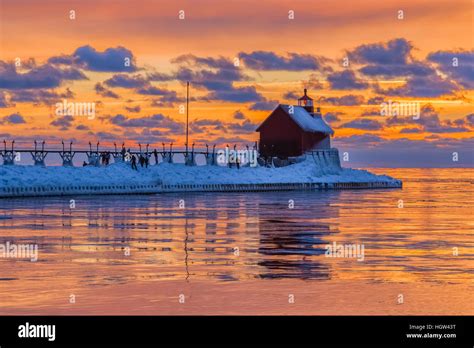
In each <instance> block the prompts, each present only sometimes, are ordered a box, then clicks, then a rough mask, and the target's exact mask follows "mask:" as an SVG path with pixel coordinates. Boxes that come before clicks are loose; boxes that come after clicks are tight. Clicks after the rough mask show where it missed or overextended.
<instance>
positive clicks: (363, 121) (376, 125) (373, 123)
mask: <svg viewBox="0 0 474 348" xmlns="http://www.w3.org/2000/svg"><path fill="white" fill-rule="evenodd" d="M340 127H341V128H353V129H364V130H380V129H382V128H383V126H382V124H381V123H380V122H379V121H377V120H371V119H368V118H357V119H355V120H352V121H350V122H347V123H344V124H342V125H341V126H340Z"/></svg>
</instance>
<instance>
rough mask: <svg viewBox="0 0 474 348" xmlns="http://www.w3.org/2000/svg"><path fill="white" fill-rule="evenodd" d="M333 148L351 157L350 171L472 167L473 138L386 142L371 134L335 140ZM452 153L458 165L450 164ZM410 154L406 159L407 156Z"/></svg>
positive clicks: (395, 140) (433, 138)
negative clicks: (359, 169)
mask: <svg viewBox="0 0 474 348" xmlns="http://www.w3.org/2000/svg"><path fill="white" fill-rule="evenodd" d="M334 145H335V146H336V147H337V148H338V149H339V151H341V153H342V152H346V151H347V152H348V153H349V154H350V162H349V165H350V166H351V167H358V166H359V167H383V168H388V167H394V168H397V167H398V168H400V167H415V168H419V167H435V168H439V167H473V166H474V156H472V148H473V147H474V138H472V137H471V138H463V139H456V138H448V137H446V136H442V137H440V136H436V135H435V136H429V137H426V138H425V139H423V140H410V139H407V138H399V139H385V138H382V137H380V136H376V135H373V134H362V135H352V136H348V137H336V138H334ZM453 151H456V152H458V154H459V161H458V162H453V160H452V158H453V154H452V153H453ZM407 154H409V155H407Z"/></svg>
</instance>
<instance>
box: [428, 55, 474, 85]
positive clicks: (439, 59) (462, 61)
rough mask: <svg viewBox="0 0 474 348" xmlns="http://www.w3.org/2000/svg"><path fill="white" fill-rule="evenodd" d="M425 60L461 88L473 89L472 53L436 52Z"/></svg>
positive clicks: (473, 69) (473, 64) (473, 65)
mask: <svg viewBox="0 0 474 348" xmlns="http://www.w3.org/2000/svg"><path fill="white" fill-rule="evenodd" d="M427 59H428V60H429V61H431V62H434V63H436V64H437V66H438V69H440V70H441V71H442V72H443V73H444V74H446V75H448V76H449V77H450V78H451V79H453V80H455V81H456V82H457V83H459V84H460V85H461V86H463V87H465V88H469V89H474V51H437V52H433V53H430V54H429V55H428V58H427Z"/></svg>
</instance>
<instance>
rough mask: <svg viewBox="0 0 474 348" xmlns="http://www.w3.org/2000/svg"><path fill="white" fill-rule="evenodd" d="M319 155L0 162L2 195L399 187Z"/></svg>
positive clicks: (386, 178)
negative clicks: (134, 162) (258, 161)
mask: <svg viewBox="0 0 474 348" xmlns="http://www.w3.org/2000/svg"><path fill="white" fill-rule="evenodd" d="M318 161H320V162H321V161H325V159H324V158H319V159H318V158H316V159H315V158H311V157H307V158H306V159H305V160H304V161H302V162H299V163H295V164H292V165H289V166H285V167H279V168H268V167H241V168H240V169H237V168H236V167H233V168H229V167H224V166H186V165H184V164H179V163H174V164H170V163H160V164H159V165H150V166H149V167H148V168H146V167H140V166H138V171H136V170H132V169H131V167H130V165H129V164H128V163H116V164H111V165H109V166H104V167H93V166H86V167H60V166H51V167H42V166H24V165H13V166H0V196H1V195H2V192H6V191H7V190H8V189H9V188H16V189H18V188H20V191H22V190H21V188H29V190H33V193H34V192H36V191H38V193H41V192H43V191H44V190H41V188H45V187H46V188H48V187H49V188H51V187H63V188H67V189H68V190H72V191H74V190H75V189H77V190H78V191H83V190H84V188H85V189H87V188H88V189H91V188H93V187H101V190H105V191H106V192H105V191H104V193H114V191H113V190H114V188H119V189H120V188H121V189H123V188H127V187H128V188H130V187H132V186H133V185H139V186H141V187H142V188H143V187H148V188H151V192H153V190H154V191H156V192H160V189H159V188H160V187H164V186H167V187H170V186H175V187H177V186H179V185H223V184H233V185H248V184H292V183H295V184H297V183H328V184H332V183H388V184H389V185H388V187H396V186H397V185H398V184H397V183H399V181H398V180H396V179H393V178H391V177H389V176H385V175H375V174H372V173H370V172H368V171H365V170H356V169H345V168H340V167H338V166H336V165H331V164H330V162H328V163H318ZM188 187H189V186H188ZM31 188H34V189H31ZM37 189H38V190H37ZM111 190H112V192H110V191H111ZM68 192H69V191H68ZM120 192H122V191H120ZM63 193H64V192H63ZM82 193H86V192H82ZM95 193H100V192H95ZM117 193H118V192H117ZM33 195H34V194H33ZM42 195H44V194H42Z"/></svg>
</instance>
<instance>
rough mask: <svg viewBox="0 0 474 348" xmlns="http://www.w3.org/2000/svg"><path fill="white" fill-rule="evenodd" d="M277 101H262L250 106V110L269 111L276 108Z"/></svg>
mask: <svg viewBox="0 0 474 348" xmlns="http://www.w3.org/2000/svg"><path fill="white" fill-rule="evenodd" d="M277 105H278V100H264V101H259V102H256V103H254V104H252V105H250V107H249V109H250V110H258V111H270V110H273V109H275V108H276V107H277Z"/></svg>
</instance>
